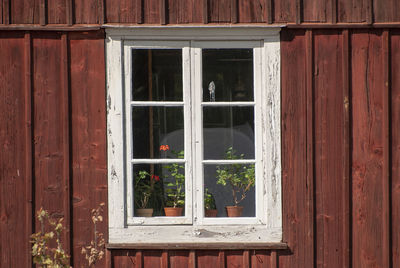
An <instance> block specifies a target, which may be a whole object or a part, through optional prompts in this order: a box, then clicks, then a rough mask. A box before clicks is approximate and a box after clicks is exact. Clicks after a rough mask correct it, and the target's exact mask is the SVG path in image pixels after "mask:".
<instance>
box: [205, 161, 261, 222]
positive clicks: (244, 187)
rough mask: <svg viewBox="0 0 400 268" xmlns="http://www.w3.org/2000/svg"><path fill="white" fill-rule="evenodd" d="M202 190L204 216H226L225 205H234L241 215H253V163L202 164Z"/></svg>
mask: <svg viewBox="0 0 400 268" xmlns="http://www.w3.org/2000/svg"><path fill="white" fill-rule="evenodd" d="M204 191H205V193H204V209H205V216H206V217H227V210H226V208H225V207H226V206H235V205H237V206H238V207H243V209H242V214H241V217H255V207H256V205H255V172H254V164H231V165H204ZM209 209H216V210H217V215H216V216H215V215H213V214H211V213H212V211H209Z"/></svg>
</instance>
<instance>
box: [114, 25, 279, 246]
mask: <svg viewBox="0 0 400 268" xmlns="http://www.w3.org/2000/svg"><path fill="white" fill-rule="evenodd" d="M106 32H107V36H108V38H107V42H106V44H107V108H108V109H107V111H108V114H107V125H108V171H109V214H110V215H109V242H110V243H140V244H142V243H144V244H151V243H160V242H161V243H163V242H165V243H177V244H186V243H192V242H196V243H199V245H200V244H202V243H213V242H224V243H237V242H239V243H245V244H247V243H250V244H252V243H257V245H261V244H259V243H271V242H279V241H281V238H282V221H281V215H282V214H281V213H282V212H281V204H280V202H281V201H280V200H281V187H280V172H281V166H280V79H279V75H280V56H279V54H280V52H279V47H280V44H279V28H268V27H257V26H256V27H248V26H246V27H229V28H226V27H196V26H194V27H182V28H180V27H162V28H161V27H130V28H129V29H127V28H126V29H125V28H112V27H111V28H110V29H107V30H106ZM131 40H136V41H131ZM147 40H155V41H147ZM158 40H160V41H158ZM161 40H171V41H161ZM172 40H191V41H188V42H186V44H184V43H185V42H184V41H172ZM200 40H201V41H200ZM203 40H215V41H216V42H214V41H213V42H211V43H210V42H208V41H203ZM221 40H229V41H221ZM241 40H255V41H244V42H242V41H241ZM160 42H162V44H161V43H160ZM167 43H168V45H166V44H167ZM200 43H204V44H205V43H207V45H205V48H208V49H221V48H246V46H243V45H242V44H243V43H247V45H248V44H249V43H253V44H256V45H255V47H258V48H259V49H254V50H253V52H254V59H257V60H258V63H257V62H254V77H255V81H254V86H256V85H258V88H260V90H256V92H255V94H256V95H255V96H254V99H253V100H252V101H243V102H244V103H246V102H247V104H251V105H253V104H254V109H255V117H256V118H257V115H259V116H258V119H259V120H260V121H257V120H258V119H255V125H256V126H260V127H258V128H257V127H256V128H255V132H256V134H255V136H256V137H260V136H261V137H262V139H261V140H258V141H257V139H256V140H255V150H256V151H255V154H256V155H257V157H258V155H261V156H262V158H257V159H262V160H263V161H262V163H261V165H260V166H259V167H258V168H256V172H257V173H258V175H257V178H258V179H260V180H261V181H260V182H257V183H261V184H259V185H261V187H259V188H258V189H256V196H259V197H260V196H261V197H262V199H263V200H264V201H263V202H262V203H260V204H259V205H258V206H257V211H256V213H257V215H258V218H247V217H246V218H242V219H243V220H244V221H243V222H240V220H241V219H238V220H239V222H238V223H243V225H241V226H240V227H238V226H237V225H236V224H233V225H229V224H228V225H227V224H225V222H226V221H224V220H225V219H227V218H224V219H222V221H221V220H220V219H218V218H203V217H200V218H196V217H195V216H202V215H201V214H202V213H204V211H203V209H202V207H203V204H199V203H198V202H197V200H198V199H197V198H198V197H199V196H201V195H202V193H203V188H202V187H203V185H197V184H198V183H200V182H199V181H194V182H193V183H195V184H196V185H193V187H192V188H188V191H191V190H194V191H193V194H192V196H193V198H194V199H195V200H193V204H194V207H193V209H194V210H195V211H193V214H192V215H193V219H192V221H191V222H190V223H189V224H188V225H180V223H182V222H181V221H176V223H172V225H170V224H167V225H164V223H165V222H163V221H162V220H163V219H164V218H165V217H164V218H159V219H161V220H160V221H158V222H157V223H154V225H151V224H150V225H149V224H147V223H146V224H144V225H142V224H143V221H141V220H140V218H138V219H137V220H138V221H136V222H132V217H129V216H128V215H129V213H130V212H129V210H130V209H132V207H130V208H129V206H130V204H131V200H128V199H129V198H130V196H129V195H127V194H126V193H127V192H128V189H129V188H130V187H129V185H127V184H128V183H129V180H128V175H127V174H126V170H127V167H126V166H125V165H126V164H125V163H127V162H126V159H127V154H126V148H129V147H130V146H131V144H128V142H129V141H127V140H126V133H124V131H122V130H124V129H126V119H127V118H126V117H130V115H126V114H125V112H126V107H128V105H125V107H121V106H120V105H119V103H120V101H124V103H126V102H127V98H126V95H127V93H126V91H125V90H126V88H127V86H130V81H128V80H129V79H130V78H129V76H130V75H131V70H129V69H130V68H131V67H130V66H129V65H128V64H127V62H129V61H131V59H129V58H128V57H127V55H128V53H129V52H128V51H127V50H129V49H130V48H132V47H133V46H134V45H135V46H136V48H146V49H152V48H155V46H157V47H158V46H159V47H163V46H164V48H179V47H180V48H183V50H185V47H190V48H191V49H190V54H189V55H190V57H188V58H185V57H183V62H184V64H185V62H186V63H190V64H195V67H196V68H191V69H186V73H185V68H183V72H184V74H183V76H185V75H186V77H189V78H191V80H187V79H186V82H189V86H191V88H192V89H194V90H192V91H191V92H190V93H192V94H193V95H198V94H202V93H200V90H203V88H202V86H201V83H202V81H201V77H200V78H199V76H195V75H194V73H193V72H196V70H197V72H198V70H200V68H201V63H199V61H196V62H195V61H194V58H195V57H198V56H199V55H200V56H201V48H202V45H203V44H200ZM171 44H172V45H171ZM188 44H189V45H190V46H189V45H188ZM250 47H251V46H250ZM198 48H200V51H199V49H198ZM247 48H248V47H247ZM183 54H184V53H183ZM185 59H189V60H188V61H187V60H185ZM184 64H183V65H184ZM197 65H199V66H197ZM187 71H189V72H190V73H189V74H188V73H187ZM256 77H258V79H256ZM121 78H124V79H121ZM195 79H197V80H199V79H200V80H199V81H194V80H195ZM184 81H185V79H184ZM183 88H185V85H184V86H183ZM183 94H184V92H183ZM186 97H189V96H186ZM186 97H185V96H183V101H169V102H168V106H176V105H180V104H182V103H183V102H185V98H186ZM192 97H193V98H195V96H192ZM198 97H200V98H201V97H202V95H199V96H196V98H197V99H198ZM188 100H189V101H191V97H189V98H188ZM257 100H260V104H261V105H257V104H255V102H257ZM129 102H131V101H129ZM140 102H141V101H132V103H135V105H140ZM185 103H186V102H185ZM187 103H189V102H187ZM147 104H151V105H154V106H159V105H160V104H159V103H157V102H156V101H148V102H147ZM247 104H246V105H247ZM192 105H193V104H192ZM203 105H204V106H205V105H209V106H213V105H217V106H224V105H228V106H229V105H230V103H229V102H225V101H218V103H217V104H214V103H211V102H209V103H208V104H205V102H204V103H201V105H197V106H194V105H193V106H192V107H193V109H195V110H196V113H197V112H201V106H203ZM246 105H245V106H246ZM190 120H192V121H193V120H194V118H190ZM260 123H261V124H260ZM186 128H187V125H185V131H186ZM198 130H199V129H197V126H192V129H190V131H191V133H192V136H191V138H192V143H191V144H192V147H199V146H201V144H199V142H198V138H199V137H198V136H199V135H202V133H200V134H199V132H198ZM200 130H201V128H200ZM257 132H259V133H258V134H257ZM185 133H186V132H185ZM260 134H261V135H260ZM187 143H189V144H190V142H188V140H187V139H186V140H185V146H186V145H187ZM187 148H189V150H191V149H192V148H191V147H187ZM200 149H201V148H200ZM195 152H196V154H190V156H189V157H193V158H195V159H201V158H197V157H198V153H199V152H200V151H199V150H198V149H197V148H196V151H195ZM260 152H261V153H260ZM186 153H187V150H185V159H181V160H180V161H182V162H183V163H185V161H186V160H187V158H186V157H187V156H186ZM123 159H125V160H123ZM121 160H123V161H121ZM159 160H161V159H152V160H151V161H144V159H138V161H142V162H152V163H154V161H155V162H157V161H159ZM135 161H136V160H135ZM220 161H221V160H220ZM247 161H252V160H248V159H244V160H243V161H242V162H247ZM202 162H203V163H200V167H199V168H194V167H191V168H192V169H193V170H196V171H197V172H198V171H199V170H201V166H202V165H211V164H214V160H213V159H208V160H202ZM222 162H229V163H228V164H231V162H230V161H228V160H224V161H222ZM253 162H254V161H253ZM191 163H192V162H191ZM193 163H195V164H196V165H199V162H198V161H197V162H193ZM218 164H221V163H218ZM256 164H257V163H256ZM185 172H188V170H187V169H185ZM191 172H193V171H191ZM125 182H126V183H127V184H125ZM201 184H202V183H201ZM121 193H125V194H121ZM199 200H200V201H201V202H202V200H201V199H199ZM131 214H133V213H131ZM176 218H178V217H176ZM176 218H173V220H175V219H176ZM247 219H249V220H247ZM252 219H254V221H253V220H252ZM214 220H217V222H215V221H214ZM218 220H219V222H218ZM159 223H161V225H160V224H159ZM155 225H156V226H155ZM209 225H212V226H209ZM239 230H240V231H239ZM238 232H239V233H240V235H238ZM233 234H236V235H233Z"/></svg>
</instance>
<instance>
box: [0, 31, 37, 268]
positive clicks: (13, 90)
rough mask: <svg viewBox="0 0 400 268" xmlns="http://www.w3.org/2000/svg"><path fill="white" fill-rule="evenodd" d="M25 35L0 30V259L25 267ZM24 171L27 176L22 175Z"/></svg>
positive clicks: (3, 264)
mask: <svg viewBox="0 0 400 268" xmlns="http://www.w3.org/2000/svg"><path fill="white" fill-rule="evenodd" d="M25 49H26V38H24V34H23V33H10V32H7V33H4V32H3V33H0V59H1V60H0V150H1V153H0V263H1V267H28V266H29V265H30V256H28V253H29V252H30V251H28V248H29V240H30V238H29V235H30V234H31V232H29V233H27V232H28V231H30V230H29V226H26V225H27V224H29V223H30V221H31V220H32V214H30V215H28V217H29V218H27V219H26V218H25V217H27V214H29V213H28V209H29V206H30V204H29V203H27V200H28V198H27V197H25V193H26V191H27V187H28V186H27V185H26V184H28V185H29V184H30V183H31V181H30V180H31V178H32V175H30V176H29V172H30V171H32V170H31V169H30V170H29V167H27V166H26V164H29V161H30V160H29V159H28V157H29V155H28V154H29V148H27V147H26V143H27V139H28V137H27V135H29V134H30V133H29V128H30V126H29V124H28V122H27V121H26V119H27V117H29V111H27V110H29V107H30V106H28V107H25V104H26V102H27V98H29V96H27V95H26V93H27V88H26V83H27V81H26V80H25V78H26V77H25V75H24V74H25V73H26V70H27V66H26V64H29V61H28V62H27V61H26V57H27V56H28V55H27V54H26V53H24V52H27V51H26V50H25ZM26 175H28V177H26Z"/></svg>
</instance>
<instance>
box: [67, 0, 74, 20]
mask: <svg viewBox="0 0 400 268" xmlns="http://www.w3.org/2000/svg"><path fill="white" fill-rule="evenodd" d="M72 1H73V0H67V1H66V10H65V13H66V17H67V18H66V20H67V25H68V26H71V25H72V24H74V17H73V12H72Z"/></svg>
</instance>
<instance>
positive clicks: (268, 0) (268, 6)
mask: <svg viewBox="0 0 400 268" xmlns="http://www.w3.org/2000/svg"><path fill="white" fill-rule="evenodd" d="M272 1H273V0H265V8H264V18H265V22H266V23H268V24H271V23H272V14H274V13H273V10H272Z"/></svg>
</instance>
